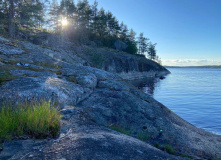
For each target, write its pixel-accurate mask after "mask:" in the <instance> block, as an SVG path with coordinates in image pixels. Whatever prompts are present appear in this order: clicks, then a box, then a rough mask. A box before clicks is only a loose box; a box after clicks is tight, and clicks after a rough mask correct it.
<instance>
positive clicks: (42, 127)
mask: <svg viewBox="0 0 221 160" xmlns="http://www.w3.org/2000/svg"><path fill="white" fill-rule="evenodd" d="M60 118H61V115H60V113H59V112H58V110H57V108H55V107H54V106H53V105H51V104H50V101H41V102H40V103H25V104H22V105H18V106H17V107H13V106H11V105H3V106H2V109H1V110H0V139H11V138H12V137H13V136H21V135H23V134H28V135H30V136H31V137H36V138H45V137H55V136H56V135H57V134H58V133H59V129H60V125H59V121H60Z"/></svg>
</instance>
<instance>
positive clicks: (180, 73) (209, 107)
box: [141, 68, 221, 134]
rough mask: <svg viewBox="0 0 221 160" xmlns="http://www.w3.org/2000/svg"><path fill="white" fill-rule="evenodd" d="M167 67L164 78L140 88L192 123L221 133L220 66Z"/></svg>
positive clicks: (149, 82)
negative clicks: (168, 72)
mask: <svg viewBox="0 0 221 160" xmlns="http://www.w3.org/2000/svg"><path fill="white" fill-rule="evenodd" d="M167 69H168V70H169V71H170V72H171V74H169V75H168V76H166V78H165V79H164V80H152V81H148V82H147V83H146V84H145V85H144V87H143V88H141V89H142V90H143V91H144V92H145V93H147V94H149V95H151V96H153V97H154V98H155V99H156V100H158V101H159V102H161V103H162V104H164V105H165V106H167V107H168V108H169V109H170V110H172V111H173V112H175V113H176V114H177V115H179V116H180V117H182V118H183V119H185V120H186V121H188V122H190V123H192V124H193V125H195V126H197V127H199V128H203V129H205V130H207V131H210V132H213V133H216V134H221V69H216V68H167Z"/></svg>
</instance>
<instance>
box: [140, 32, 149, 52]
mask: <svg viewBox="0 0 221 160" xmlns="http://www.w3.org/2000/svg"><path fill="white" fill-rule="evenodd" d="M148 41H149V39H147V38H146V37H144V34H143V33H140V35H139V37H138V53H139V54H143V55H144V54H145V52H147V51H148V45H149V43H148Z"/></svg>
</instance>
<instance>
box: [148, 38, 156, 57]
mask: <svg viewBox="0 0 221 160" xmlns="http://www.w3.org/2000/svg"><path fill="white" fill-rule="evenodd" d="M156 45H157V44H156V43H155V44H153V43H152V42H150V44H149V47H148V56H149V58H150V59H152V60H155V59H156V56H157V54H156V49H155V47H156Z"/></svg>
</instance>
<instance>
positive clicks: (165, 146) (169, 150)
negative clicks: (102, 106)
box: [162, 144, 175, 154]
mask: <svg viewBox="0 0 221 160" xmlns="http://www.w3.org/2000/svg"><path fill="white" fill-rule="evenodd" d="M162 148H163V149H164V150H165V151H166V152H167V153H169V154H175V151H174V149H173V147H172V146H171V145H169V144H165V145H163V147H162Z"/></svg>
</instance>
